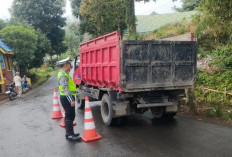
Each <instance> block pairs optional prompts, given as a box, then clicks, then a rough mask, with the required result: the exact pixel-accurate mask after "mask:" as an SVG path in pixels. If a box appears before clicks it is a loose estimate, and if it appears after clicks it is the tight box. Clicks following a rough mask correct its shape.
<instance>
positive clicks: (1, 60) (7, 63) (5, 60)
mask: <svg viewBox="0 0 232 157" xmlns="http://www.w3.org/2000/svg"><path fill="white" fill-rule="evenodd" d="M13 55H14V53H13V49H12V48H11V47H10V46H8V45H7V44H6V43H4V42H3V41H2V40H1V39H0V93H3V92H5V91H6V84H9V83H12V82H13V73H12V68H13V59H12V58H13Z"/></svg>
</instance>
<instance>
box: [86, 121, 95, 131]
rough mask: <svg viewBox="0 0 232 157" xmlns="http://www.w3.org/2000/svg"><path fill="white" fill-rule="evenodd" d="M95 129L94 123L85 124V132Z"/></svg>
mask: <svg viewBox="0 0 232 157" xmlns="http://www.w3.org/2000/svg"><path fill="white" fill-rule="evenodd" d="M92 129H95V124H94V122H85V130H92Z"/></svg>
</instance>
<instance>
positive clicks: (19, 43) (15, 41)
mask: <svg viewBox="0 0 232 157" xmlns="http://www.w3.org/2000/svg"><path fill="white" fill-rule="evenodd" d="M0 35H1V37H2V40H3V41H4V42H6V43H7V44H8V45H10V46H11V47H12V48H13V49H14V53H15V55H14V56H15V61H16V63H17V64H16V66H17V67H18V68H19V69H20V70H21V71H25V70H27V69H28V68H29V67H30V63H31V61H32V60H33V59H34V57H35V56H34V52H35V51H36V40H37V35H36V32H35V30H34V29H31V28H24V27H23V26H14V25H12V26H7V27H5V28H3V29H2V30H1V31H0Z"/></svg>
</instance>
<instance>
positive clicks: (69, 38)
mask: <svg viewBox="0 0 232 157" xmlns="http://www.w3.org/2000/svg"><path fill="white" fill-rule="evenodd" d="M79 27H80V26H79V24H78V23H77V22H73V23H70V24H68V25H67V28H66V36H65V40H66V42H67V46H68V49H69V51H70V52H71V56H73V57H74V56H75V54H77V52H78V50H79V45H80V43H81V41H82V40H83V35H81V34H80V31H79Z"/></svg>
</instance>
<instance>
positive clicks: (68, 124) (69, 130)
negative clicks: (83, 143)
mask: <svg viewBox="0 0 232 157" xmlns="http://www.w3.org/2000/svg"><path fill="white" fill-rule="evenodd" d="M65 129H66V135H65V137H66V139H68V140H69V141H80V140H81V138H80V137H79V134H74V131H73V121H71V120H65Z"/></svg>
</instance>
